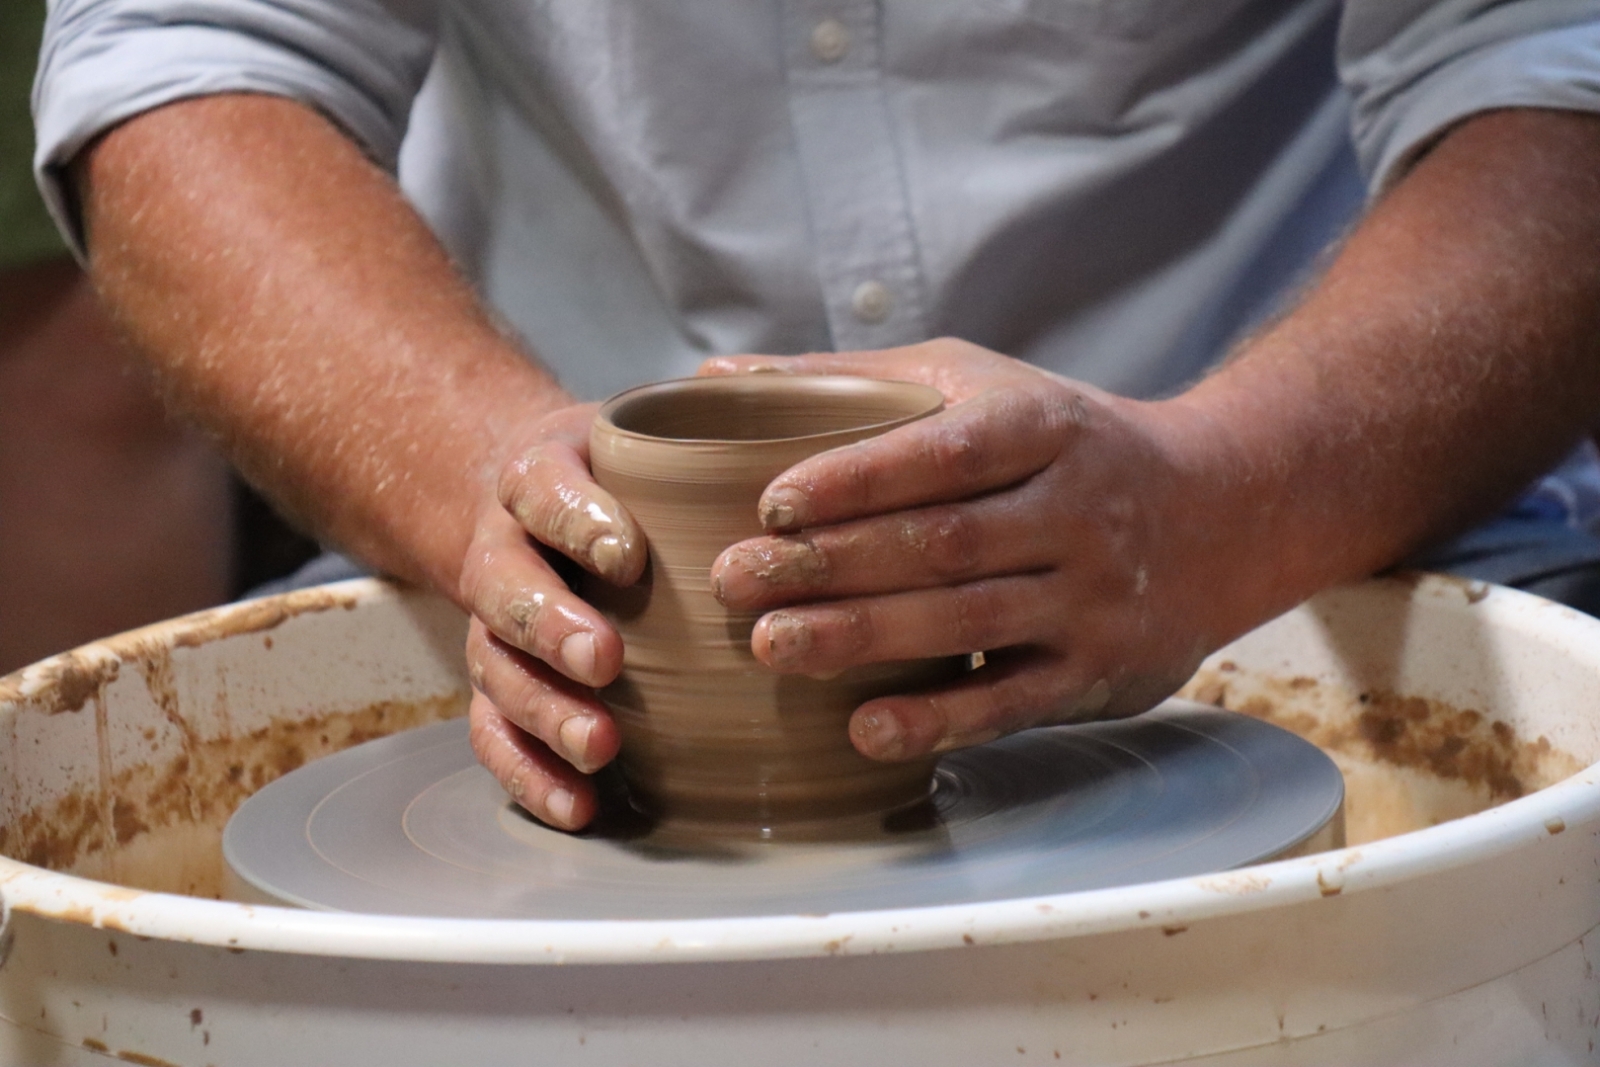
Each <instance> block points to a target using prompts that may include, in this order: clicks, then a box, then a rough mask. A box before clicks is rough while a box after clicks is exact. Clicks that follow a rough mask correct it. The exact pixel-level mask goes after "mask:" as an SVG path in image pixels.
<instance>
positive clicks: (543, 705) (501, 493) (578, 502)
mask: <svg viewBox="0 0 1600 1067" xmlns="http://www.w3.org/2000/svg"><path fill="white" fill-rule="evenodd" d="M594 412H595V405H592V404H588V405H582V406H577V407H568V408H562V409H560V410H558V411H555V412H553V413H551V414H549V415H545V416H543V417H542V418H540V419H539V420H538V421H536V422H535V423H533V424H532V425H531V426H530V428H529V432H528V434H527V436H526V437H525V438H524V439H523V440H522V441H521V442H520V443H519V445H518V447H516V448H515V449H513V451H512V458H511V459H510V461H509V462H507V463H506V464H505V466H504V467H503V468H502V470H501V473H500V478H499V483H498V486H496V487H495V491H494V493H493V495H492V496H490V495H488V494H486V496H485V499H484V500H483V502H482V504H481V505H480V508H479V513H478V517H477V522H476V526H475V530H474V535H473V539H472V544H471V547H470V548H469V549H468V551H467V556H466V559H465V561H464V563H463V565H462V568H461V576H460V583H459V589H458V597H459V600H460V603H461V604H462V605H463V606H465V607H466V608H467V610H468V611H469V612H471V614H472V623H471V629H470V630H469V632H468V635H467V669H468V672H469V674H470V676H471V678H472V690H473V691H472V706H471V710H470V712H469V716H470V719H471V737H472V749H473V751H474V752H475V753H476V754H477V756H478V759H479V761H480V762H482V763H483V765H484V766H485V767H487V768H488V769H489V771H490V772H491V773H493V774H494V776H495V778H497V779H499V781H500V784H501V785H502V786H504V787H505V789H506V791H507V792H508V793H510V794H511V797H512V799H514V800H515V801H516V802H517V803H518V804H520V805H522V806H523V807H524V808H526V809H527V810H528V811H529V812H531V813H532V814H533V815H535V816H536V817H538V818H539V819H541V820H542V821H544V822H546V823H548V824H550V825H551V826H554V827H557V828H559V829H563V830H576V829H580V828H581V827H583V826H584V825H586V824H587V823H588V822H589V821H590V820H591V819H593V818H594V816H595V812H596V804H597V802H596V798H595V790H594V786H593V784H592V783H591V782H590V780H589V777H588V776H589V775H590V774H592V773H593V772H595V771H597V770H599V769H600V768H601V767H603V766H605V765H606V764H607V763H609V762H610V761H611V760H612V759H613V758H614V757H615V756H616V754H617V750H618V747H619V746H620V743H621V739H620V737H619V735H618V733H617V727H616V724H615V723H614V722H613V721H612V719H611V716H610V715H608V714H607V712H606V709H605V706H604V705H602V704H601V703H600V701H599V699H598V698H597V697H596V695H595V690H596V689H597V688H599V687H600V686H604V685H607V684H609V683H610V682H611V681H612V680H614V679H615V678H616V676H617V673H618V672H619V671H621V669H622V638H621V637H620V636H619V635H618V634H617V632H616V630H615V629H614V628H613V627H612V626H611V624H610V623H608V622H607V621H606V620H605V618H604V617H603V616H601V614H600V613H599V612H598V611H596V610H595V609H594V608H593V607H591V606H590V605H589V604H587V603H585V602H584V601H583V600H581V599H580V598H579V597H577V596H576V595H575V594H574V593H573V592H572V591H571V590H570V589H569V588H568V587H567V584H566V583H565V582H564V581H562V579H561V577H560V576H559V575H558V574H557V573H556V570H555V568H554V567H553V566H552V565H551V561H550V559H549V558H547V555H548V553H549V552H557V553H560V554H561V555H563V556H565V557H567V558H568V559H571V560H573V561H575V562H576V563H578V564H579V565H581V566H582V567H583V568H584V569H586V570H588V571H591V572H592V573H594V574H597V575H599V576H600V577H601V578H604V579H606V580H607V581H609V582H612V583H613V584H616V585H623V586H626V585H632V584H633V583H634V582H636V581H638V579H639V576H640V575H641V574H642V573H643V572H644V567H645V560H646V552H645V539H644V534H643V533H642V532H641V531H640V529H639V527H638V525H637V524H636V523H635V522H634V521H633V519H632V518H630V517H629V516H628V514H627V513H626V512H625V511H623V510H622V508H621V507H620V506H619V505H618V503H617V501H616V500H615V499H614V498H613V497H612V496H611V495H610V494H609V493H607V492H606V491H605V490H603V489H601V488H600V487H599V486H598V485H596V484H595V483H594V480H593V478H592V477H591V476H590V474H589V424H590V422H591V421H592V420H593V418H594Z"/></svg>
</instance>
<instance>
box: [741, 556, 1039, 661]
mask: <svg viewBox="0 0 1600 1067" xmlns="http://www.w3.org/2000/svg"><path fill="white" fill-rule="evenodd" d="M1054 593H1055V586H1054V585H1053V584H1052V583H1047V582H1045V581H1044V580H1042V579H1041V578H1040V577H1039V576H1037V575H1014V576H1010V577H1005V578H986V579H983V580H981V581H976V582H967V583H964V584H961V585H955V586H948V587H943V588H937V589H923V590H917V591H915V592H908V593H896V594H892V595H889V596H878V597H863V598H859V599H853V600H841V601H836V602H832V603H826V604H806V605H800V606H797V607H788V608H781V609H779V610H778V611H773V612H769V613H768V614H766V615H763V616H762V617H761V619H760V620H759V621H757V623H756V626H755V629H754V631H753V632H752V633H751V636H750V647H751V651H752V652H753V653H754V654H755V656H756V658H757V659H759V660H760V661H761V662H762V663H765V664H766V665H767V666H769V667H771V668H773V669H774V670H778V671H783V672H785V673H794V674H811V675H827V674H831V673H835V672H838V671H842V670H846V669H848V668H850V667H859V666H862V665H864V664H868V663H888V662H894V661H897V660H910V659H921V658H924V657H928V656H953V655H960V654H964V653H971V652H986V651H988V650H991V649H998V648H1007V647H1010V646H1012V645H1020V644H1026V643H1028V642H1032V641H1036V640H1040V639H1041V638H1043V637H1044V636H1045V635H1048V634H1050V633H1051V630H1050V626H1051V624H1052V622H1053V620H1054V619H1055V617H1056V616H1057V615H1058V614H1059V612H1060V604H1059V603H1058V599H1059V598H1058V597H1057V596H1056V595H1054Z"/></svg>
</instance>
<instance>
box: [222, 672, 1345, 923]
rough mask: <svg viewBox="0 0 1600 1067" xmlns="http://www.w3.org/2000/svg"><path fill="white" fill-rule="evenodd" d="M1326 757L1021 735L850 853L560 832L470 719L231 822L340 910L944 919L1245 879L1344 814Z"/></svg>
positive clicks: (1176, 727)
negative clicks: (932, 914)
mask: <svg viewBox="0 0 1600 1067" xmlns="http://www.w3.org/2000/svg"><path fill="white" fill-rule="evenodd" d="M1343 798H1344V781H1343V778H1342V777H1341V776H1340V774H1339V771H1338V769H1337V768H1336V767H1335V766H1334V765H1333V762H1332V761H1331V760H1330V759H1328V757H1327V756H1326V755H1324V754H1323V753H1322V752H1321V751H1320V750H1319V749H1317V748H1316V747H1314V746H1313V745H1311V744H1309V743H1308V742H1306V741H1303V740H1301V739H1300V738H1299V737H1297V736H1295V735H1294V734H1291V733H1289V732H1288V731H1286V730H1283V729H1280V728H1278V727H1275V726H1272V725H1270V724H1268V723H1264V722H1261V721H1259V720H1256V719H1251V718H1248V717H1246V716H1242V715H1236V714H1232V713H1230V712H1225V711H1219V710H1217V709H1215V708H1210V707H1206V706H1203V705H1199V704H1192V703H1188V702H1184V701H1176V700H1173V701H1168V702H1167V703H1166V704H1164V705H1163V706H1162V707H1161V708H1158V709H1157V710H1155V711H1153V712H1150V713H1149V714H1146V715H1143V716H1140V717H1138V718H1135V719H1125V720H1121V721H1117V722H1105V723H1091V724H1085V725H1080V726H1060V727H1051V728H1048V729H1040V730H1033V731H1029V732H1027V733H1023V734H1018V735H1015V736H1013V737H1009V738H1005V739H1002V740H1000V741H996V742H993V743H991V744H988V745H984V746H982V747H980V748H975V749H968V750H965V751H961V752H956V753H952V754H951V755H949V756H946V757H945V758H944V759H943V760H942V761H941V762H940V764H939V767H938V771H937V773H936V776H935V786H934V791H933V795H932V797H931V802H930V803H929V804H928V805H926V806H925V807H924V809H923V810H921V811H913V812H909V813H907V814H906V815H905V816H904V817H903V818H898V819H897V820H894V821H892V822H891V825H889V826H887V827H886V828H885V833H884V836H883V838H882V839H881V840H877V841H874V842H871V843H850V844H818V843H804V844H781V843H751V844H748V845H728V844H719V845H717V846H715V848H716V851H706V850H703V849H699V850H687V849H684V848H682V847H677V846H674V845H673V843H672V842H671V840H670V839H668V838H663V837H662V836H661V835H659V834H655V833H653V832H652V830H651V828H650V827H649V826H647V825H645V824H643V823H642V822H641V821H640V820H639V819H638V817H634V816H631V809H627V807H626V803H625V801H622V800H619V799H618V798H617V797H616V796H612V797H610V798H608V801H607V804H606V811H605V814H604V815H603V816H602V818H601V819H600V820H598V822H597V825H596V827H595V828H594V829H592V830H590V831H589V832H586V833H584V834H579V835H573V834H565V833H561V832H558V831H555V830H550V829H548V828H546V827H545V826H543V825H542V824H540V823H538V822H537V821H535V820H534V819H532V818H531V817H530V816H528V815H526V814H525V813H524V812H523V811H522V810H521V809H520V808H518V807H517V806H516V805H514V804H512V803H511V802H510V801H509V800H508V799H507V797H506V794H505V793H504V792H503V791H502V790H501V788H500V786H499V785H498V784H497V783H496V782H495V781H494V779H493V778H492V777H491V776H490V775H489V774H488V772H487V771H484V770H483V769H482V768H481V767H479V766H478V764H477V762H476V760H475V759H474V758H473V755H472V751H471V749H470V748H469V746H468V743H467V724H466V722H465V721H464V720H455V721H452V722H446V723H440V724H438V725H436V726H428V727H423V728H420V729H417V730H412V731H408V732H406V733H402V734H396V735H394V736H392V737H386V738H382V739H379V740H377V741H371V742H368V743H367V744H363V745H359V746H357V747H355V748H351V749H347V750H345V751H344V752H340V753H337V754H335V755H332V756H329V757H326V758H324V759H321V760H317V761H316V762H314V763H310V764H307V765H306V766H304V767H302V768H300V769H299V770H296V771H294V772H292V773H291V774H288V775H285V776H284V777H283V778H280V779H278V780H277V781H276V782H273V783H272V784H270V785H268V786H267V787H266V788H264V789H262V790H261V791H260V792H258V793H257V794H255V795H254V796H253V797H251V798H250V799H249V800H247V801H246V802H245V803H244V805H243V806H242V807H240V808H239V810H238V812H237V813H236V814H235V815H234V817H233V819H232V820H231V821H230V822H229V823H228V828H227V831H226V834H225V835H224V838H223V848H224V853H225V855H226V857H227V861H228V863H229V865H230V866H231V868H232V870H233V872H234V874H235V875H236V876H237V877H239V878H241V879H243V880H244V881H245V882H246V883H249V885H250V886H253V887H254V888H255V890H257V891H259V892H261V893H264V894H266V896H267V897H268V898H270V899H274V900H278V901H282V902H285V903H290V904H298V905H303V906H306V907H312V908H321V909H329V910H335V911H352V912H374V913H386V914H400V915H431V916H455V917H471V918H501V919H688V918H721V917H734V916H754V915H792V914H820V913H830V912H843V911H868V910H878V909H887V908H908V907H926V906H934V905H944V904H964V903H975V902H979V901H989V900H1002V899H1015V898H1025V897H1033V896H1043V895H1047V894H1055V893H1064V892H1070V891H1074V890H1085V889H1103V888H1107V887H1111V886H1118V885H1129V884H1133V883H1136V882H1147V881H1156V880H1160V879H1164V878H1176V877H1183V876H1190V875H1196V874H1204V873H1208V872H1213V871H1219V870H1225V869H1228V868H1232V867H1239V866H1243V865H1246V864H1249V863H1253V862H1258V861H1261V860H1264V859H1269V858H1271V857H1274V856H1278V855H1281V854H1283V853H1284V852H1286V851H1289V850H1292V849H1293V848H1294V847H1295V846H1296V845H1299V844H1301V843H1302V842H1305V841H1307V839H1309V838H1311V837H1312V835H1314V834H1316V833H1317V832H1318V831H1319V830H1321V829H1322V828H1323V827H1324V826H1326V825H1327V824H1328V823H1329V822H1330V820H1332V819H1333V818H1334V817H1335V816H1336V815H1338V814H1339V813H1340V810H1341V805H1342V803H1343Z"/></svg>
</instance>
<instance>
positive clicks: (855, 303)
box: [850, 281, 894, 322]
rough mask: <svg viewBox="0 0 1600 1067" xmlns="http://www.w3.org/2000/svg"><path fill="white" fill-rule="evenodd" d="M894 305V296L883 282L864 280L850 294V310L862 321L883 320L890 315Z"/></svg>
mask: <svg viewBox="0 0 1600 1067" xmlns="http://www.w3.org/2000/svg"><path fill="white" fill-rule="evenodd" d="M893 306H894V297H893V296H891V295H890V293H889V287H888V286H886V285H884V284H883V283H882V282H878V281H872V282H862V283H861V284H860V285H858V286H856V291H855V292H853V293H851V294H850V310H851V311H854V312H855V313H856V318H858V319H860V320H861V321H862V322H882V321H883V320H884V319H886V318H888V317H889V309H890V308H891V307H893Z"/></svg>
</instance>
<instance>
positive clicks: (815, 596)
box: [711, 492, 1061, 611]
mask: <svg viewBox="0 0 1600 1067" xmlns="http://www.w3.org/2000/svg"><path fill="white" fill-rule="evenodd" d="M1027 503H1028V501H1027V499H1026V495H1025V494H1021V493H1017V492H1001V493H995V494H990V495H988V496H985V497H981V498H979V499H977V500H973V501H970V502H967V503H962V504H945V505H938V506H935V507H931V508H919V509H917V510H914V511H903V512H898V513H896V514H893V515H884V516H878V517H876V518H871V519H861V520H857V521H855V522H848V523H841V524H839V525H837V526H826V527H818V528H815V529H810V530H806V531H803V532H801V533H797V534H785V535H778V536H769V537H756V538H752V539H750V540H748V541H741V542H739V543H738V544H736V545H734V546H732V547H731V548H729V549H727V550H726V551H724V552H723V553H722V555H721V556H719V557H718V558H717V560H716V562H715V563H714V564H713V565H712V568H711V583H712V589H713V590H714V591H715V592H716V594H717V598H718V599H719V600H720V601H721V602H722V603H723V604H724V605H726V606H727V607H729V608H732V609H734V610H738V611H761V610H765V609H767V608H771V607H777V606H779V605H782V604H791V603H795V602H797V601H803V600H831V599H837V598H840V597H853V596H862V595H865V594H871V593H888V592H895V591H901V590H913V589H924V588H930V587H935V586H941V585H949V584H952V583H956V582H964V581H970V580H973V579H976V578H985V577H997V576H1001V575H1005V574H1013V573H1017V572H1020V571H1029V570H1035V569H1039V568H1043V567H1045V566H1046V565H1048V564H1049V563H1050V562H1051V560H1052V553H1055V552H1059V544H1058V542H1059V539H1060V537H1061V531H1060V530H1059V529H1051V528H1049V527H1048V526H1047V525H1046V524H1045V522H1044V518H1043V516H1044V515H1045V513H1044V512H1043V511H1042V510H1040V509H1038V508H1029V507H1028V506H1027Z"/></svg>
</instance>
